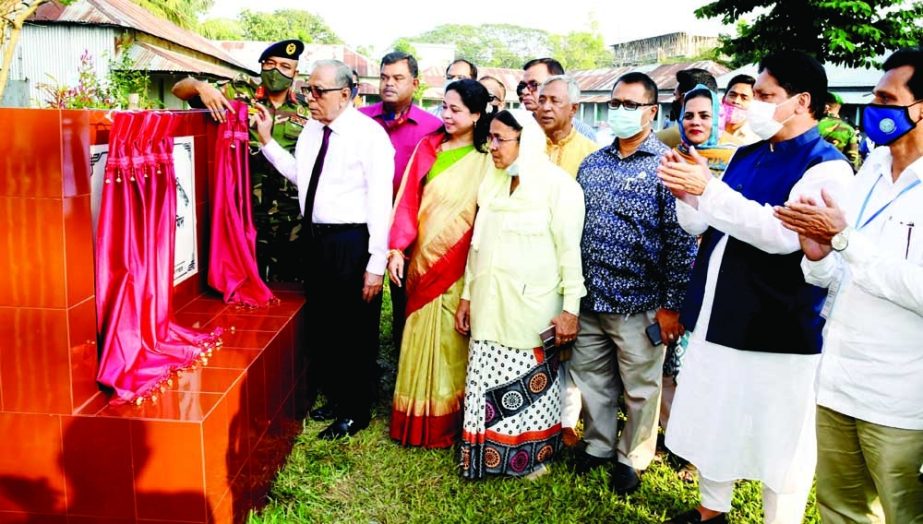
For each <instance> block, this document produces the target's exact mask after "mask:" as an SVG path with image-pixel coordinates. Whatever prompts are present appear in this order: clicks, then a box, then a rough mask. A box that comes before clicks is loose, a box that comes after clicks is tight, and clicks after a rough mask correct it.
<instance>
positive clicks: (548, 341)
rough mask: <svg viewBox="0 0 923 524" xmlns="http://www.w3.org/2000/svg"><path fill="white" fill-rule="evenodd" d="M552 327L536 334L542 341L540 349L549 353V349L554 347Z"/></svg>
mask: <svg viewBox="0 0 923 524" xmlns="http://www.w3.org/2000/svg"><path fill="white" fill-rule="evenodd" d="M554 332H555V329H554V326H553V325H552V326H548V327H546V328H545V329H543V330H542V331H541V333H539V334H538V336H539V338H541V339H542V349H544V350H545V351H551V348H553V347H554Z"/></svg>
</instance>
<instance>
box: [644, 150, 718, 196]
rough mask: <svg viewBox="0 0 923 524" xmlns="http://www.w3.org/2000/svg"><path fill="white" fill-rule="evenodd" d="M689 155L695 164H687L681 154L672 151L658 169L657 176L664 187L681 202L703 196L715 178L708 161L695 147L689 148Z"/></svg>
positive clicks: (662, 159)
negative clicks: (692, 197)
mask: <svg viewBox="0 0 923 524" xmlns="http://www.w3.org/2000/svg"><path fill="white" fill-rule="evenodd" d="M689 153H690V154H691V155H692V158H693V159H694V160H695V164H690V163H688V162H686V161H685V160H684V159H683V157H682V156H680V154H679V153H677V152H676V151H673V150H670V151H667V153H666V154H665V155H664V156H663V157H662V158H661V159H660V166H658V167H657V176H658V177H660V180H662V181H663V185H665V186H667V188H668V189H669V190H670V192H671V193H673V196H675V197H676V198H678V199H680V200H686V199H687V198H689V196H699V195H701V194H702V193H704V192H705V186H707V185H708V183H709V182H711V180H712V179H713V178H714V177H712V174H711V171H709V169H708V160H706V159H705V157H703V156H702V155H700V154H699V153H698V151H696V150H695V148H694V147H691V146H690V147H689Z"/></svg>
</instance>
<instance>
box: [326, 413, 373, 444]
mask: <svg viewBox="0 0 923 524" xmlns="http://www.w3.org/2000/svg"><path fill="white" fill-rule="evenodd" d="M367 426H368V423H365V424H360V423H359V422H356V421H355V420H353V419H351V418H338V419H336V420H335V421H334V422H333V424H330V425H329V426H327V429H325V430H323V431H321V432H320V433H318V434H317V436H318V437H319V438H322V439H326V440H333V439H338V438H343V437H349V436H352V435H355V434H356V433H358V432H359V430H362V429H365V428H366V427H367Z"/></svg>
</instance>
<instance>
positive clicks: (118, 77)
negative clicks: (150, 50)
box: [107, 48, 159, 109]
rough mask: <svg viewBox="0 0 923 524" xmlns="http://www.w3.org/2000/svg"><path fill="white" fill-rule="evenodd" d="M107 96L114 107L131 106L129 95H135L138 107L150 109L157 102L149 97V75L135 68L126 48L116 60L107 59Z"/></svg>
mask: <svg viewBox="0 0 923 524" xmlns="http://www.w3.org/2000/svg"><path fill="white" fill-rule="evenodd" d="M107 81H108V90H109V97H110V98H111V99H112V104H113V106H114V107H121V108H127V107H131V106H132V105H133V104H132V103H131V97H132V96H133V95H134V96H137V108H138V109H150V108H152V107H154V106H156V105H159V103H158V102H156V101H154V100H152V99H151V97H150V92H149V89H150V87H151V77H150V74H149V73H148V72H147V71H143V70H139V69H136V68H135V63H134V62H133V61H132V59H131V56H130V55H129V53H128V48H125V49H122V52H121V54H120V56H119V58H118V60H110V61H109V75H108V77H107Z"/></svg>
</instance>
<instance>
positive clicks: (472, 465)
mask: <svg viewBox="0 0 923 524" xmlns="http://www.w3.org/2000/svg"><path fill="white" fill-rule="evenodd" d="M490 152H491V156H492V157H493V161H494V165H495V166H496V168H497V170H496V171H494V172H491V173H488V175H487V176H486V177H485V179H484V182H483V183H482V184H481V188H480V190H479V191H478V198H477V204H478V208H479V211H478V216H477V220H476V221H475V226H474V235H473V237H472V240H471V250H470V252H469V253H468V265H467V268H466V270H465V290H464V292H463V294H462V300H461V302H460V303H459V305H458V311H457V312H456V319H455V322H456V329H457V330H458V332H459V333H463V334H466V335H468V334H470V335H471V345H470V348H469V353H468V378H467V381H466V385H465V417H464V427H463V431H462V446H461V456H460V461H461V469H462V475H463V476H464V477H465V478H467V479H477V478H482V477H484V476H486V475H488V474H494V475H512V476H532V477H534V476H538V475H541V474H542V473H544V472H545V471H547V468H546V467H545V463H546V462H547V461H548V460H550V459H551V458H552V457H553V456H554V455H555V454H556V453H557V452H558V450H559V449H560V446H561V386H560V380H559V360H558V347H559V346H562V345H564V344H568V343H571V342H572V341H573V340H574V339H575V338H576V336H577V315H578V314H579V311H580V298H581V297H582V296H583V295H585V294H586V289H585V288H584V286H583V273H582V266H581V258H580V238H581V236H582V232H583V220H584V200H583V191H582V190H581V189H580V186H579V184H577V182H576V181H575V180H574V178H573V177H572V176H570V175H569V174H567V173H566V172H565V171H563V170H562V169H561V168H559V167H557V166H555V165H554V164H552V163H551V161H550V160H549V159H548V157H547V155H546V154H545V134H544V133H543V132H542V130H541V128H539V127H538V124H537V123H536V121H535V119H534V118H533V117H532V115H531V114H530V113H527V112H521V111H517V112H516V113H515V115H514V113H512V112H510V111H500V112H499V113H497V115H496V116H495V117H494V119H493V121H492V122H491V125H490ZM549 327H550V328H553V329H550V330H549V329H546V328H549ZM542 332H546V333H547V332H550V333H551V335H550V336H542V335H540V333H542Z"/></svg>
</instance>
